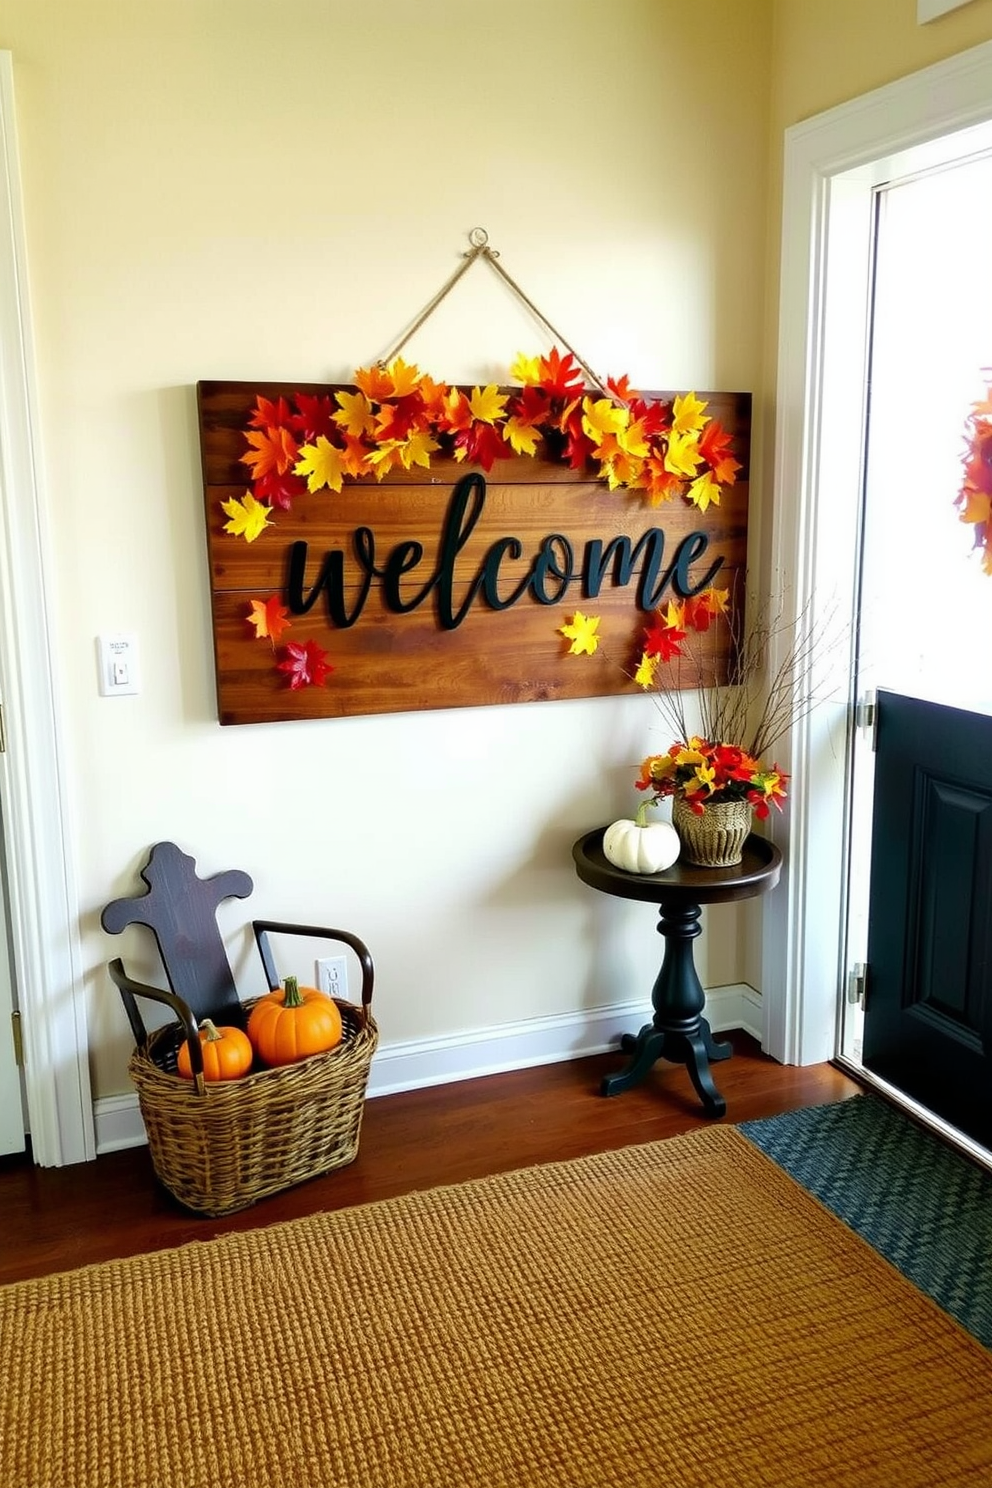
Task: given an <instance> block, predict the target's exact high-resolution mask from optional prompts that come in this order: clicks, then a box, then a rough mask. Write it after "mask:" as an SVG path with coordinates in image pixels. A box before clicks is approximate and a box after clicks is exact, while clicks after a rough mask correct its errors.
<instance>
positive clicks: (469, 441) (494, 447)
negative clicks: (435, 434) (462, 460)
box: [455, 423, 513, 474]
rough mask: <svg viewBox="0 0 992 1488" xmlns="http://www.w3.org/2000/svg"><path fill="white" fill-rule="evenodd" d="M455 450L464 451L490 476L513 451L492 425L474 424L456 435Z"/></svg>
mask: <svg viewBox="0 0 992 1488" xmlns="http://www.w3.org/2000/svg"><path fill="white" fill-rule="evenodd" d="M455 448H456V449H463V450H464V451H465V454H466V456H467V458H468V459H469V460H471V461H472V463H473V464H475V465H481V466H482V468H483V470H485V471H486V472H487V474H488V472H489V471H490V470H492V468H493V465H494V464H495V463H496V461H497V460H505V459H507V458H508V457H509V456H510V455H512V454H513V451H512V449H511V448H510V446H509V445H508V444H507V442H506V440H505V439H504V438H503V436H502V434H501V433H500V432H499V430H498V429H496V428H494V427H493V425H492V424H484V423H473V424H472V426H471V427H470V428H468V429H463V430H462V431H461V432H460V433H458V434H456V435H455Z"/></svg>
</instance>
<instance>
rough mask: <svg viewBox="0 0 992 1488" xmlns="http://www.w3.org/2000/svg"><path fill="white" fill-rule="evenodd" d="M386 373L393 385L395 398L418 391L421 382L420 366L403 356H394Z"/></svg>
mask: <svg viewBox="0 0 992 1488" xmlns="http://www.w3.org/2000/svg"><path fill="white" fill-rule="evenodd" d="M386 375H387V377H388V378H389V380H390V382H391V383H392V385H393V390H392V393H391V394H390V396H391V397H393V398H406V397H407V396H408V395H409V394H410V393H415V392H416V391H417V385H418V383H419V382H420V368H419V367H417V366H414V365H412V364H411V363H410V362H405V361H404V360H403V358H402V357H394V358H393V360H392V361H391V362H390V364H389V366H388V367H387V368H386Z"/></svg>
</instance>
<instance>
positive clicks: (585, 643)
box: [558, 610, 599, 656]
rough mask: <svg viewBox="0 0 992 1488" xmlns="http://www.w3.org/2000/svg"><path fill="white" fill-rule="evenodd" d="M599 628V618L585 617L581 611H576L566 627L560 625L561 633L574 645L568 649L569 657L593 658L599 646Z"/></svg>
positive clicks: (595, 616)
mask: <svg viewBox="0 0 992 1488" xmlns="http://www.w3.org/2000/svg"><path fill="white" fill-rule="evenodd" d="M598 627H599V616H598V615H583V613H582V611H581V610H576V612H575V614H574V615H573V616H572V618H571V620H570V621H569V622H568V623H567V624H566V625H559V627H558V630H559V633H560V634H561V635H563V636H564V637H565V639H566V640H567V641H571V643H572V644H571V645H570V646H569V648H568V654H569V656H582V655H583V654H585V655H586V656H592V655H593V654H594V653H595V650H596V647H597V646H598V645H599V636H598V635H597V634H596V631H597V629H598Z"/></svg>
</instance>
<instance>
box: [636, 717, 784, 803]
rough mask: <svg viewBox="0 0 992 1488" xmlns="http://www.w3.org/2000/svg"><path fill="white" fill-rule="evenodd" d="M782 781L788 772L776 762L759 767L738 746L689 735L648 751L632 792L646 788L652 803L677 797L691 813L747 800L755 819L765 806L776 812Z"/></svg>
mask: <svg viewBox="0 0 992 1488" xmlns="http://www.w3.org/2000/svg"><path fill="white" fill-rule="evenodd" d="M787 783H788V776H787V775H783V774H782V772H781V770H779V769H778V768H777V766H773V767H772V769H770V770H766V769H763V768H762V766H761V764H760V763H759V762H758V760H756V759H754V758H753V756H751V755H750V754H748V753H747V751H746V750H745V749H741V748H740V747H739V746H738V745H736V744H714V743H713V742H711V741H710V740H709V739H700V738H698V737H697V736H696V735H695V734H694V735H693V737H692V738H691V739H688V740H686V741H683V742H680V743H677V744H673V745H672V747H671V749H670V750H669V751H668V753H667V754H649V755H648V757H647V759H645V760H642V761H641V768H640V773H639V775H638V777H637V779H636V780H635V781H634V785H635V786H636V788H637V789H638V790H641V791H648V790H649V791H651V792H652V794H653V796H654V799H655V800H656V801H660V800H662V799H663V798H664V797H665V796H681V797H682V798H683V799H684V800H685V802H686V804H687V805H688V806H689V807H690V808H691V809H692V810H693V811H694V812H695V813H696V815H697V816H702V815H703V813H704V812H705V810H706V807H707V805H718V804H720V803H721V802H723V801H748V802H749V803H750V804H751V805H752V806H753V807H754V814H755V816H758V817H766V816H767V815H768V807H769V805H772V806H775V807H777V808H778V810H779V811H781V809H782V802H783V801H784V800H785V794H786V791H785V788H786V785H787Z"/></svg>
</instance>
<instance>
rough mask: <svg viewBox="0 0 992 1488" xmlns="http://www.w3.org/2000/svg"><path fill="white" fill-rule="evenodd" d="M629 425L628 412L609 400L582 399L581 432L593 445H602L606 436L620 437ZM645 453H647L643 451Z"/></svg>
mask: <svg viewBox="0 0 992 1488" xmlns="http://www.w3.org/2000/svg"><path fill="white" fill-rule="evenodd" d="M629 425H630V412H629V410H628V409H626V408H619V407H618V406H617V404H616V403H611V401H610V399H609V398H597V399H596V400H595V402H594V401H593V399H592V398H583V399H582V431H583V433H584V434H585V436H586V438H587V439H591V440H592V442H593V444H602V442H603V439H604V437H605V436H606V435H607V434H613V435H615V436H616V435H620V434H623V433H625V431H626V430H627V428H628V427H629ZM645 453H647V451H645Z"/></svg>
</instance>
